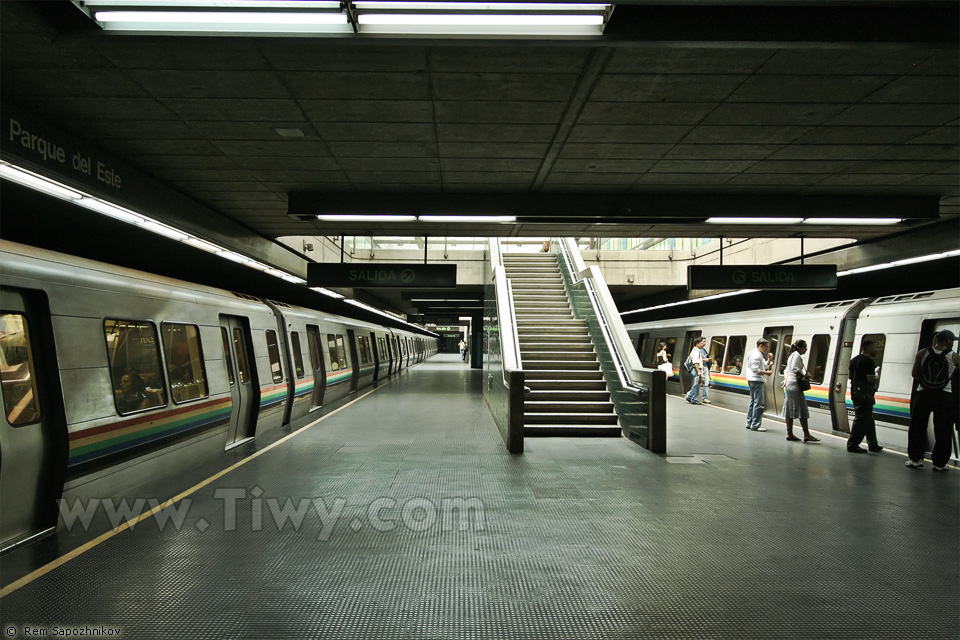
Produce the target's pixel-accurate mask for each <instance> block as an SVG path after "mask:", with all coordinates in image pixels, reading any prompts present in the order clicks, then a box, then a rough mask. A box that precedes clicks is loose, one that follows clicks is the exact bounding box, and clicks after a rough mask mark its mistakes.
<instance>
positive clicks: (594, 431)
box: [523, 424, 622, 438]
mask: <svg viewBox="0 0 960 640" xmlns="http://www.w3.org/2000/svg"><path fill="white" fill-rule="evenodd" d="M523 435H524V437H527V438H619V437H620V436H621V435H622V434H621V430H620V427H619V426H607V425H605V426H599V425H576V424H533V425H525V426H524V427H523Z"/></svg>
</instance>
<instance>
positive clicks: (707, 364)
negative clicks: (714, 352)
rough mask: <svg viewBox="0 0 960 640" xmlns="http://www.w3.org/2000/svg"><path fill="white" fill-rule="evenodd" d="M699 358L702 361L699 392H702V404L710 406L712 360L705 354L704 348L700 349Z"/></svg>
mask: <svg viewBox="0 0 960 640" xmlns="http://www.w3.org/2000/svg"><path fill="white" fill-rule="evenodd" d="M700 356H701V358H702V361H703V369H702V372H703V375H702V376H701V377H700V390H701V391H702V392H703V399H702V400H701V401H700V402H702V403H703V404H712V403H711V402H710V371H712V370H713V358H711V357H710V354H709V353H707V349H706V347H705V346H701V347H700Z"/></svg>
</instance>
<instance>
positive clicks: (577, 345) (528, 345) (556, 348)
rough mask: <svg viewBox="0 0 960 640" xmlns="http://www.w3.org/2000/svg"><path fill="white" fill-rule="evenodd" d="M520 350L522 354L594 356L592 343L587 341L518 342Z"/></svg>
mask: <svg viewBox="0 0 960 640" xmlns="http://www.w3.org/2000/svg"><path fill="white" fill-rule="evenodd" d="M520 350H521V351H523V352H524V353H526V352H528V351H529V352H530V353H538V352H551V351H552V352H563V353H582V352H588V353H593V354H596V351H594V350H593V343H592V342H590V341H589V340H582V341H580V342H523V341H521V342H520Z"/></svg>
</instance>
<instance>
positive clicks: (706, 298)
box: [620, 289, 759, 316]
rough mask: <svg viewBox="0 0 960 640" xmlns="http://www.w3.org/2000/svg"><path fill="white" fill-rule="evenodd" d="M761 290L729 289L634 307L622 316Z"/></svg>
mask: <svg viewBox="0 0 960 640" xmlns="http://www.w3.org/2000/svg"><path fill="white" fill-rule="evenodd" d="M755 291H759V289H738V290H737V291H727V292H726V293H717V294H714V295H712V296H704V297H702V298H693V299H691V300H680V301H678V302H668V303H667V304H658V305H657V306H655V307H644V308H643V309H634V310H632V311H624V312H623V313H621V314H620V315H621V316H626V315H629V314H631V313H641V312H643V311H653V310H654V309H665V308H667V307H677V306H680V305H682V304H692V303H694V302H703V301H704V300H717V299H718V298H729V297H730V296H739V295H743V294H744V293H754V292H755Z"/></svg>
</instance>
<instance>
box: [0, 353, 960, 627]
mask: <svg viewBox="0 0 960 640" xmlns="http://www.w3.org/2000/svg"><path fill="white" fill-rule="evenodd" d="M481 380H482V372H480V371H476V370H471V369H469V368H468V365H467V364H464V363H461V362H459V360H458V359H456V357H455V356H438V357H436V358H434V359H433V360H431V361H429V362H427V363H424V364H422V365H420V366H418V367H416V368H414V369H411V370H410V371H408V372H406V373H404V374H403V375H401V376H400V377H399V378H397V379H396V380H393V381H390V382H389V383H387V384H386V385H384V386H383V387H381V388H379V389H377V390H376V391H374V392H373V393H372V394H370V395H369V396H367V397H365V398H363V399H362V400H360V401H359V402H356V403H354V404H352V405H349V406H347V407H346V408H344V409H343V410H341V411H339V412H337V413H334V414H332V415H330V416H328V417H327V418H326V419H324V420H323V421H321V422H319V423H316V424H315V425H314V426H312V427H310V428H308V429H305V430H302V431H299V432H297V433H296V434H295V435H294V436H293V437H291V438H290V439H288V440H286V441H283V442H282V443H281V444H279V445H278V446H276V447H274V448H272V449H269V450H267V451H266V452H265V453H263V454H262V455H259V456H258V457H256V458H254V459H252V460H250V461H249V462H248V463H246V464H244V465H242V466H240V467H239V468H237V469H235V470H234V471H231V472H230V473H228V474H226V475H224V476H222V477H220V478H219V479H217V480H215V481H214V482H212V483H211V484H209V485H207V486H204V487H203V488H201V489H199V490H198V491H197V492H196V493H194V494H192V495H191V496H190V497H189V499H190V500H191V502H190V503H189V505H188V508H184V505H183V504H182V505H181V508H182V509H183V514H184V515H183V520H182V522H181V523H180V526H173V524H172V523H171V522H168V523H167V526H166V527H165V528H164V529H163V530H162V531H161V530H160V528H159V526H158V524H157V522H156V521H155V520H153V519H147V520H145V521H143V522H141V523H140V524H138V525H137V527H136V528H135V529H134V530H133V531H124V532H122V533H119V534H117V535H115V536H113V537H111V538H109V539H107V540H106V541H104V542H102V543H100V544H98V545H96V546H95V547H93V548H92V549H90V550H89V551H86V552H85V553H83V554H81V555H79V556H78V557H76V558H74V559H72V560H69V561H68V562H66V563H64V564H63V565H62V566H59V567H58V568H56V569H54V570H52V571H49V572H48V573H46V574H45V575H43V576H41V577H39V578H37V579H35V580H33V581H32V582H29V583H28V584H26V585H24V586H22V587H20V588H18V589H17V590H15V591H13V592H12V593H10V594H9V595H7V596H6V597H4V598H3V599H2V600H0V617H2V619H3V627H4V628H5V629H6V628H8V627H15V628H16V630H17V631H18V632H19V631H22V628H23V625H25V624H29V625H30V626H31V627H33V628H46V629H52V627H53V626H54V625H59V626H60V627H63V626H72V627H82V626H84V625H86V626H87V627H90V628H101V627H103V628H113V627H116V628H117V629H119V634H120V635H119V637H122V638H163V639H167V638H175V637H180V638H389V639H394V638H410V639H422V638H452V639H454V638H478V639H480V638H483V639H489V638H531V639H534V638H536V639H543V638H564V639H570V638H574V639H576V638H597V639H604V640H606V639H611V638H871V639H872V638H957V637H958V636H960V575H958V574H960V545H958V541H960V471H958V470H953V471H951V472H949V473H946V474H934V473H932V472H931V470H930V465H929V464H928V465H927V467H926V468H925V469H924V470H922V471H912V470H909V469H906V468H904V466H903V461H904V458H903V456H901V455H898V454H896V453H893V452H884V453H882V454H879V455H870V456H867V455H860V456H855V455H851V454H848V453H846V451H845V449H844V443H843V441H842V440H840V439H837V438H833V437H830V436H823V435H822V436H821V437H823V442H822V443H819V444H811V445H804V444H802V443H790V442H787V441H786V440H785V439H784V437H783V434H782V433H781V432H780V429H779V428H775V427H774V425H768V426H770V427H771V430H770V431H769V432H767V433H754V432H748V431H747V430H745V429H744V428H743V426H742V423H743V419H742V416H740V415H738V414H735V413H733V412H731V411H727V410H723V409H717V408H713V407H690V406H687V405H686V404H685V403H683V402H682V400H678V399H670V400H669V403H670V404H669V407H668V415H669V425H670V426H669V431H668V447H669V453H668V455H667V456H657V455H654V454H651V453H649V452H647V451H645V450H643V449H640V448H639V447H637V446H636V445H634V444H632V443H631V442H629V441H627V440H625V439H616V438H610V439H597V440H582V439H528V440H527V443H526V453H524V454H523V455H522V456H510V455H508V454H506V453H505V450H504V447H503V445H502V443H501V441H500V437H499V434H498V433H497V430H496V427H495V426H494V424H493V422H492V420H491V418H490V415H489V412H488V411H487V408H486V406H485V404H484V401H483V397H482V395H481V393H480V384H481ZM683 462H686V464H678V463H683ZM215 496H219V497H218V498H217V497H215ZM236 496H242V497H238V498H236V499H235V501H234V498H233V497H236ZM284 506H286V511H285V512H284ZM233 507H235V509H233ZM465 509H466V511H465ZM465 512H466V513H468V514H469V516H470V517H469V518H465V519H461V518H460V517H459V516H461V515H463V514H464V513H465ZM283 513H285V514H286V517H285V518H283V517H282V516H283ZM278 521H283V522H284V524H283V526H282V527H281V526H279V525H278ZM294 523H296V526H295V525H294ZM114 637H117V636H114Z"/></svg>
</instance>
